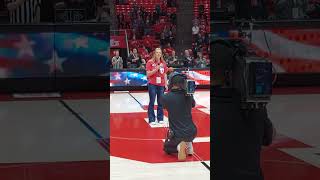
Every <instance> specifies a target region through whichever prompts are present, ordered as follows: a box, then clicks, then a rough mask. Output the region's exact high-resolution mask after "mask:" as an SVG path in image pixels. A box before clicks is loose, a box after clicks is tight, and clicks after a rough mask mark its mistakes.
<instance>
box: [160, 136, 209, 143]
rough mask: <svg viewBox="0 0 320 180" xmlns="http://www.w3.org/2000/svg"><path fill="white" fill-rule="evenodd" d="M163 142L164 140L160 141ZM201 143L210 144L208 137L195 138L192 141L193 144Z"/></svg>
mask: <svg viewBox="0 0 320 180" xmlns="http://www.w3.org/2000/svg"><path fill="white" fill-rule="evenodd" d="M162 141H163V142H164V141H165V139H162ZM203 142H210V137H197V138H195V139H194V140H193V143H203Z"/></svg>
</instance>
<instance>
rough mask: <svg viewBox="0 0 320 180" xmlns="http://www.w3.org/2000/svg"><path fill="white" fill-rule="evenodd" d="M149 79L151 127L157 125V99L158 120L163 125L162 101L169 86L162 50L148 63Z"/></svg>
mask: <svg viewBox="0 0 320 180" xmlns="http://www.w3.org/2000/svg"><path fill="white" fill-rule="evenodd" d="M146 70H147V78H148V92H149V107H148V117H149V123H150V124H151V125H155V124H156V119H155V114H154V102H155V99H156V97H157V103H158V108H157V120H158V123H160V124H162V123H163V106H162V103H161V101H160V99H161V98H162V96H163V95H164V91H165V89H168V85H167V71H168V68H167V65H166V62H165V60H164V58H163V56H162V51H161V49H160V48H156V49H155V51H154V54H153V57H152V59H150V60H149V61H148V62H147V66H146Z"/></svg>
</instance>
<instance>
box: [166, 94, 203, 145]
mask: <svg viewBox="0 0 320 180" xmlns="http://www.w3.org/2000/svg"><path fill="white" fill-rule="evenodd" d="M162 104H163V106H164V108H165V109H167V111H168V114H169V127H170V129H171V130H172V131H173V133H174V136H175V137H176V138H181V139H183V140H184V141H192V140H193V139H194V137H195V136H196V134H197V128H196V126H195V124H194V123H193V121H192V115H191V109H192V108H193V107H194V106H195V101H194V99H193V96H186V95H185V91H184V90H177V89H172V90H171V91H170V92H169V93H167V94H165V95H164V96H162Z"/></svg>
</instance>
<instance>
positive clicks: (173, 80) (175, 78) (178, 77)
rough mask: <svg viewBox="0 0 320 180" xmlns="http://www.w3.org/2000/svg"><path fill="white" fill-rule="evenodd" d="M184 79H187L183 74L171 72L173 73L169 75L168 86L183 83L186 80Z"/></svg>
mask: <svg viewBox="0 0 320 180" xmlns="http://www.w3.org/2000/svg"><path fill="white" fill-rule="evenodd" d="M186 78H187V77H186V75H185V74H182V73H178V72H173V73H172V74H171V75H170V78H169V83H170V85H173V84H180V83H184V81H185V80H186Z"/></svg>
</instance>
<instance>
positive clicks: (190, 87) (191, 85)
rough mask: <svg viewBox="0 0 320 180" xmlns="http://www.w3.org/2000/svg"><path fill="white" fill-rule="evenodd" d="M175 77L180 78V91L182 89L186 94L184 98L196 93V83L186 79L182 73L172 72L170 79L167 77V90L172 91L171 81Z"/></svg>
mask: <svg viewBox="0 0 320 180" xmlns="http://www.w3.org/2000/svg"><path fill="white" fill-rule="evenodd" d="M176 77H181V80H182V81H183V82H182V83H180V84H182V86H181V87H180V88H181V89H183V90H184V91H185V93H186V96H191V95H193V94H194V92H195V91H196V87H197V85H196V82H195V81H194V80H192V79H188V77H187V75H186V74H183V73H179V72H173V73H172V74H171V75H170V77H169V87H168V88H169V90H171V89H172V87H173V83H174V82H173V79H174V78H176Z"/></svg>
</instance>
